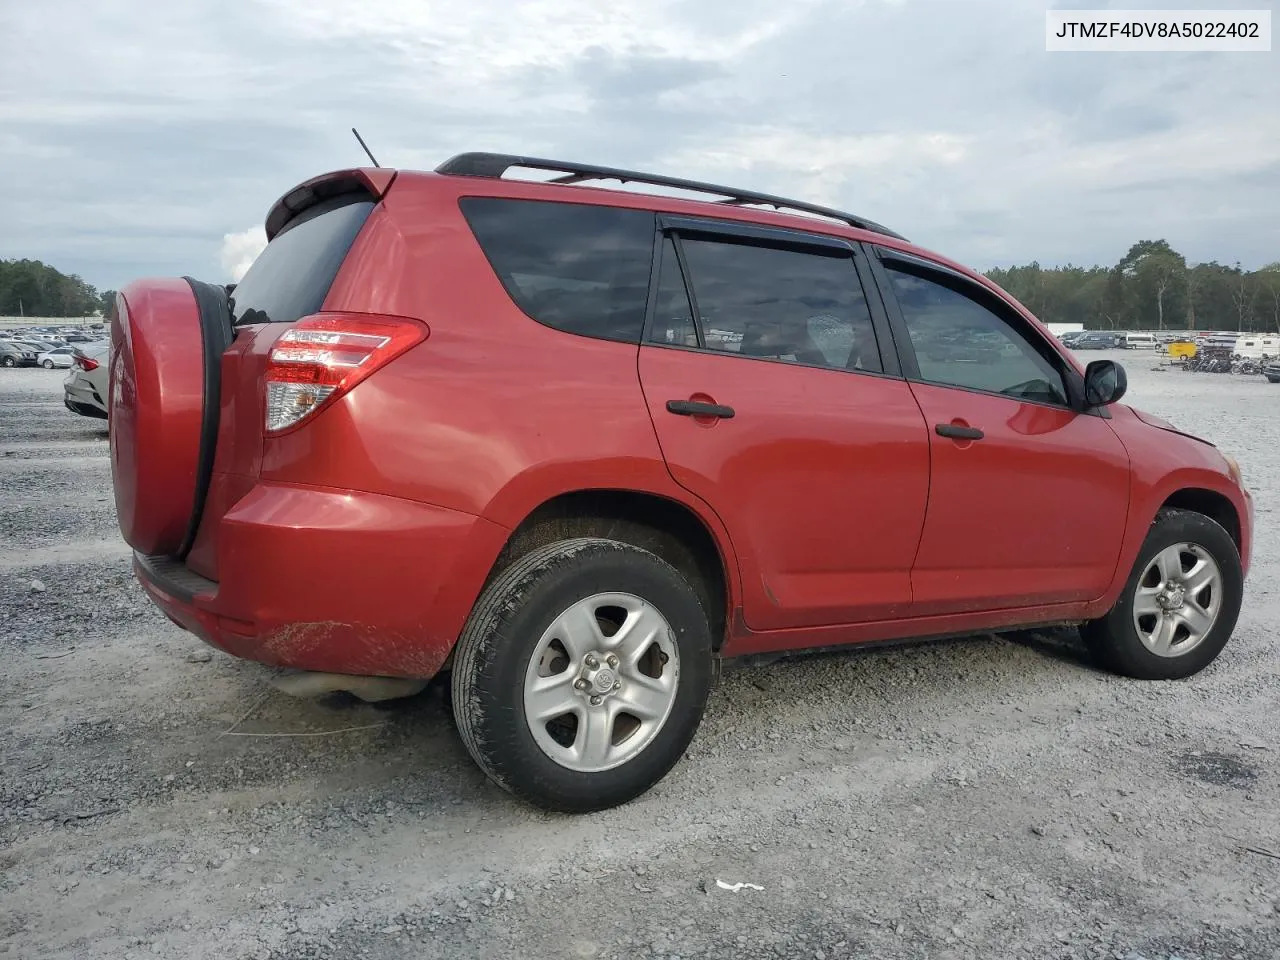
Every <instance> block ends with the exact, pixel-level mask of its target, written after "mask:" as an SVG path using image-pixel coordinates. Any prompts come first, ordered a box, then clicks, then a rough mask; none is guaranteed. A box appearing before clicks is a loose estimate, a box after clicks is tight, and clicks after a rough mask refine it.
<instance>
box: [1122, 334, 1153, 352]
mask: <svg viewBox="0 0 1280 960" xmlns="http://www.w3.org/2000/svg"><path fill="white" fill-rule="evenodd" d="M1159 345H1160V344H1159V341H1157V340H1156V338H1155V334H1151V333H1145V332H1143V331H1133V332H1130V333H1126V334H1124V342H1123V343H1122V344H1121V346H1123V347H1124V348H1125V349H1127V350H1154V349H1156V347H1158V346H1159Z"/></svg>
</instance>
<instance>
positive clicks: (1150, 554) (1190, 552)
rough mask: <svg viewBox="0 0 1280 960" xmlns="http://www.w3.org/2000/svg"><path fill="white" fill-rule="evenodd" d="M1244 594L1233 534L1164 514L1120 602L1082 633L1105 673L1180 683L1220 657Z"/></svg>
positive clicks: (1191, 517)
mask: <svg viewBox="0 0 1280 960" xmlns="http://www.w3.org/2000/svg"><path fill="white" fill-rule="evenodd" d="M1243 593H1244V573H1243V571H1242V569H1241V563H1240V553H1239V551H1238V550H1237V549H1236V545H1235V541H1233V540H1232V539H1231V535H1230V534H1229V533H1227V531H1226V530H1224V529H1223V528H1222V526H1221V525H1220V524H1218V523H1216V522H1214V521H1213V520H1211V519H1209V518H1208V517H1206V516H1204V515H1203V514H1200V513H1195V512H1193V511H1190V510H1175V509H1166V510H1162V511H1160V513H1159V514H1158V515H1157V517H1156V520H1155V523H1153V524H1152V526H1151V530H1150V532H1149V533H1148V534H1147V539H1146V541H1145V542H1144V543H1143V545H1142V550H1141V551H1139V553H1138V560H1137V562H1136V563H1135V564H1134V567H1133V571H1132V572H1131V573H1130V575H1129V579H1128V581H1127V582H1126V583H1125V586H1124V592H1123V593H1121V595H1120V599H1119V600H1118V601H1117V602H1116V605H1115V606H1114V607H1112V608H1111V611H1110V612H1109V613H1108V614H1107V615H1106V616H1105V617H1103V618H1102V619H1100V620H1094V621H1092V622H1090V623H1087V624H1085V626H1084V627H1083V628H1082V629H1081V634H1082V636H1083V637H1084V640H1085V643H1086V644H1087V646H1088V647H1089V651H1090V653H1091V654H1092V655H1093V657H1094V659H1095V660H1096V661H1097V662H1098V663H1099V665H1101V666H1103V667H1105V668H1106V669H1108V670H1111V671H1113V672H1115V673H1118V674H1121V675H1123V676H1126V677H1133V678H1135V679H1137V680H1180V679H1183V678H1185V677H1190V676H1193V675H1194V674H1197V673H1199V672H1200V671H1201V670H1203V669H1204V668H1205V667H1207V666H1208V665H1209V664H1211V663H1212V662H1213V661H1214V660H1215V659H1217V657H1218V654H1220V653H1221V652H1222V648H1223V647H1225V646H1226V644H1227V640H1228V639H1230V637H1231V632H1232V631H1233V630H1234V629H1235V626H1236V620H1237V619H1238V618H1239V616H1240V603H1241V599H1242V596H1243Z"/></svg>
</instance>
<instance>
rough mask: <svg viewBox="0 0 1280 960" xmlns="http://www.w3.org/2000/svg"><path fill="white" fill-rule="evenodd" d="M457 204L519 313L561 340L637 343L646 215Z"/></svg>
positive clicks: (542, 205) (646, 262)
mask: <svg viewBox="0 0 1280 960" xmlns="http://www.w3.org/2000/svg"><path fill="white" fill-rule="evenodd" d="M459 203H460V206H461V208H462V213H463V216H464V217H465V218H466V220H467V223H468V224H469V225H470V227H471V231H472V232H473V233H474V234H475V236H476V239H477V240H478V241H479V242H480V246H481V248H482V249H483V250H484V253H485V256H486V257H488V258H489V263H490V264H491V265H492V266H493V269H494V272H495V273H497V275H498V278H499V279H500V280H501V281H502V284H503V286H504V287H506V289H507V293H508V294H510V295H511V299H512V300H514V301H515V302H516V305H517V306H519V307H520V309H521V310H523V311H524V312H525V313H526V314H528V315H529V316H530V317H532V318H533V319H534V320H537V321H538V322H539V323H543V324H546V325H547V326H549V327H555V328H556V329H557V330H564V331H566V332H568V333H576V334H580V335H582V336H586V337H597V338H600V339H605V340H623V341H626V342H628V343H639V342H640V337H641V333H642V331H643V329H644V310H645V301H646V299H647V297H648V293H649V271H650V268H651V266H652V261H653V237H654V215H653V214H652V213H647V212H645V211H643V210H628V209H622V208H618V207H603V206H596V205H594V204H585V203H553V202H549V201H545V200H511V199H506V198H501V197H464V198H463V199H462V200H461V201H459Z"/></svg>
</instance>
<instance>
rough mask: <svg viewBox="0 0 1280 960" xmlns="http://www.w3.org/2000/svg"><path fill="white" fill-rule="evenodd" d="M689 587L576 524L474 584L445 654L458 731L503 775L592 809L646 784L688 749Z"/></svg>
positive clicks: (561, 801) (486, 766) (696, 684)
mask: <svg viewBox="0 0 1280 960" xmlns="http://www.w3.org/2000/svg"><path fill="white" fill-rule="evenodd" d="M711 646H712V644H711V630H710V627H709V624H708V617H707V612H706V611H705V610H704V609H703V607H702V604H701V603H700V602H699V600H698V596H697V594H696V593H695V591H694V589H693V587H692V586H691V585H690V584H689V582H688V581H687V580H686V579H685V578H684V577H683V576H681V574H680V573H679V572H678V571H677V570H676V569H675V568H674V567H672V566H671V565H670V564H668V563H666V562H665V561H664V560H662V559H661V558H659V557H658V556H656V555H655V554H653V553H650V552H649V551H647V550H642V549H640V548H639V547H635V546H632V545H631V544H627V543H621V542H618V541H615V540H604V539H598V538H586V537H584V538H579V539H573V540H564V541H560V542H558V543H554V544H550V545H549V546H546V547H542V548H540V549H537V550H534V551H533V552H531V553H529V554H528V555H526V556H524V557H522V558H521V559H520V560H518V561H516V562H515V563H514V564H512V566H511V567H510V568H508V569H507V570H506V571H505V572H503V573H502V574H501V575H500V576H499V577H497V578H496V579H495V580H494V581H493V582H492V583H491V584H490V585H489V586H488V587H487V588H486V589H485V591H484V592H483V593H482V594H481V596H480V599H479V600H478V601H477V602H476V606H475V609H474V610H473V611H472V614H471V618H470V620H469V621H468V623H467V626H466V628H465V629H464V630H463V633H462V636H461V638H459V640H458V646H457V650H456V653H455V662H454V667H453V711H454V719H455V721H456V722H457V726H458V732H459V734H460V735H461V737H462V741H463V744H464V745H465V746H466V748H467V751H468V752H469V753H470V754H471V756H472V758H473V759H474V760H475V761H476V763H477V764H478V765H479V766H480V768H481V769H482V770H484V772H485V773H486V774H487V775H488V776H489V778H490V779H492V780H493V781H494V782H495V783H497V784H498V785H499V786H502V787H503V788H505V789H506V790H509V791H510V792H511V793H513V794H515V795H516V796H518V797H521V798H522V799H524V800H527V801H529V802H530V803H533V804H535V805H536V806H539V807H542V808H544V809H546V810H554V811H560V812H570V813H586V812H590V811H595V810H604V809H607V808H609V807H614V806H618V805H620V804H623V803H626V802H628V801H630V800H633V799H635V798H636V797H638V796H640V795H641V794H643V793H645V792H646V791H648V790H649V789H650V788H651V787H652V786H653V785H654V784H656V783H657V782H658V781H659V780H661V779H662V778H663V777H665V776H666V775H667V773H668V772H669V771H670V770H671V768H672V767H673V766H675V764H676V763H677V762H678V761H679V759H680V758H681V757H682V756H683V755H684V752H685V750H686V749H687V748H688V746H689V743H690V742H691V741H692V739H693V736H694V734H695V733H696V731H697V728H698V725H699V723H700V722H701V720H702V714H703V710H704V709H705V706H706V700H707V694H708V692H709V689H710V684H711V657H712V650H711Z"/></svg>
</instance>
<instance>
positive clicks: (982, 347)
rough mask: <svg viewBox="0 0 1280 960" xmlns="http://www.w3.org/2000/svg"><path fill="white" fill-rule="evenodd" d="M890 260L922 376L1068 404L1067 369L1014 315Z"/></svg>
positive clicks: (890, 266) (893, 278) (891, 270)
mask: <svg viewBox="0 0 1280 960" xmlns="http://www.w3.org/2000/svg"><path fill="white" fill-rule="evenodd" d="M885 266H886V267H887V268H888V274H889V277H890V279H891V281H892V283H893V288H894V292H895V293H896V295H897V299H898V304H899V306H900V307H901V309H902V316H903V319H904V320H905V322H906V325H907V332H908V334H909V335H910V337H911V346H912V348H913V349H914V350H915V355H916V362H917V364H918V365H919V367H920V378H921V379H922V380H925V381H928V382H930V383H939V384H946V385H948V386H954V387H967V388H968V389H971V390H981V391H983V392H986V393H1000V394H1004V395H1006V396H1010V397H1017V398H1018V399H1020V400H1037V401H1040V402H1042V403H1054V404H1061V405H1063V406H1065V405H1066V404H1067V392H1066V387H1065V384H1064V382H1063V379H1062V373H1061V370H1060V369H1059V368H1058V367H1057V366H1056V365H1055V364H1054V363H1053V362H1052V361H1051V360H1050V359H1049V358H1047V357H1046V356H1044V355H1043V354H1042V353H1041V352H1040V351H1039V350H1037V349H1036V347H1035V346H1034V345H1033V344H1032V343H1031V341H1029V340H1028V339H1027V338H1026V337H1025V336H1024V335H1023V334H1022V333H1021V332H1020V331H1018V330H1017V329H1015V328H1014V327H1013V325H1012V324H1011V323H1010V322H1009V321H1007V320H1005V319H1004V318H1003V317H1001V316H999V315H997V314H996V313H993V312H992V311H991V310H990V309H988V308H987V307H985V306H983V305H982V304H981V303H978V302H977V300H974V299H972V298H970V297H968V296H966V295H965V294H963V293H960V292H959V291H958V290H954V289H952V288H951V287H950V286H947V285H945V284H943V283H940V282H938V281H936V280H930V279H926V278H924V277H921V276H917V275H916V274H914V273H908V272H907V271H905V270H902V269H899V268H897V267H895V266H894V265H893V264H886V265H885Z"/></svg>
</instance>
